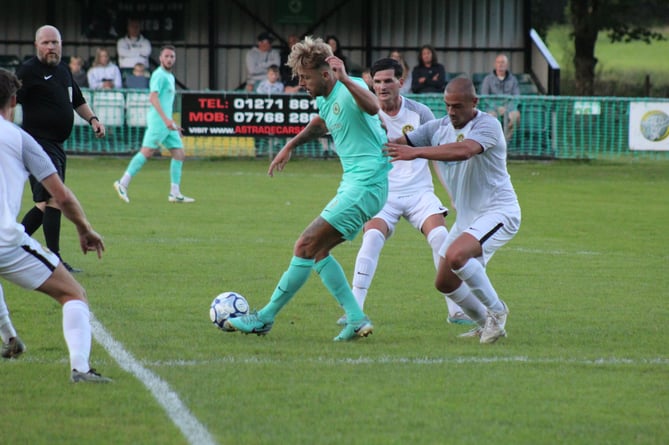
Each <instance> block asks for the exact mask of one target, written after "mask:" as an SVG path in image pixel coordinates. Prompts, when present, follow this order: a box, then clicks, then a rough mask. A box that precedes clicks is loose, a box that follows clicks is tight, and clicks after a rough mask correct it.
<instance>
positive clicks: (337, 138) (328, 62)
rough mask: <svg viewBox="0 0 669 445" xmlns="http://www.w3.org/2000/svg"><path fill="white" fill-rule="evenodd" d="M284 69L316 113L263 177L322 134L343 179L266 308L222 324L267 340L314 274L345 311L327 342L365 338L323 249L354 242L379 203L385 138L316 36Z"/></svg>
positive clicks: (354, 81) (339, 272)
mask: <svg viewBox="0 0 669 445" xmlns="http://www.w3.org/2000/svg"><path fill="white" fill-rule="evenodd" d="M287 65H288V66H290V67H291V69H292V70H293V74H295V75H297V76H298V78H299V82H300V86H301V87H302V88H304V89H305V90H306V91H307V93H309V95H310V96H311V97H315V98H316V101H317V104H318V109H319V112H318V116H315V117H314V118H313V119H312V120H311V122H309V124H308V125H307V126H306V127H305V128H304V130H302V131H301V132H300V133H299V134H298V135H297V136H295V137H294V138H293V139H291V140H290V141H288V142H287V143H286V145H285V146H284V147H283V148H282V149H281V151H279V153H278V154H277V155H276V157H275V158H274V160H273V161H272V163H271V164H270V167H269V171H268V173H269V175H270V176H273V174H274V171H275V170H276V171H282V170H283V168H284V167H285V166H286V163H287V162H288V160H289V159H290V155H291V153H292V151H293V149H295V147H297V146H299V145H301V144H303V143H305V142H308V141H311V140H313V139H317V138H319V137H323V136H325V135H326V134H327V132H328V131H329V132H330V134H331V135H332V138H333V139H334V142H335V146H336V147H337V154H338V155H339V159H340V161H341V165H342V168H343V171H344V173H343V176H342V180H341V183H340V184H339V189H338V190H337V195H336V196H335V197H334V198H333V199H332V200H331V201H330V202H329V203H328V204H327V206H326V207H325V209H323V211H322V212H321V214H320V216H318V217H317V218H316V219H315V220H314V221H312V222H311V224H309V226H308V227H307V228H306V229H305V230H304V232H302V235H300V237H299V239H298V240H297V242H296V243H295V247H294V250H293V258H292V259H291V261H290V265H289V266H288V270H286V272H285V273H284V274H283V276H282V277H281V279H280V280H279V283H278V285H277V286H276V289H275V290H274V293H273V294H272V297H271V298H270V301H269V303H267V305H265V307H263V308H262V309H261V310H259V311H258V312H252V313H250V314H248V315H245V316H242V317H238V318H231V319H229V320H228V321H227V322H226V323H227V324H228V327H232V328H235V329H237V330H239V331H241V332H245V333H247V334H250V333H254V334H258V335H263V334H266V333H267V332H269V330H270V329H271V328H272V325H273V324H274V318H275V317H276V315H277V314H278V313H279V311H280V310H281V308H283V306H285V305H286V304H287V303H288V302H289V301H290V299H291V298H292V297H293V296H294V295H295V293H296V292H297V291H298V290H299V289H300V288H301V287H302V285H303V284H304V283H305V282H306V281H307V279H308V278H309V276H310V275H311V271H312V270H315V271H316V273H318V274H319V275H320V277H321V280H322V281H323V284H324V285H325V287H326V288H327V290H328V291H329V292H330V293H331V294H332V295H333V296H334V297H335V299H336V300H337V302H338V303H339V305H340V306H341V307H343V308H344V311H345V312H346V319H347V323H346V325H345V326H344V328H343V329H342V331H341V332H340V333H339V335H337V336H336V337H335V338H334V340H335V341H347V340H354V339H357V338H359V337H366V336H368V335H369V334H371V333H372V330H373V326H372V323H371V321H370V320H369V318H367V316H366V315H365V314H364V313H363V312H362V309H360V306H358V303H357V302H356V300H355V297H354V296H353V293H352V292H351V287H350V285H349V283H348V281H347V279H346V275H345V274H344V271H343V269H342V267H341V266H340V265H339V263H338V262H337V260H335V258H334V257H333V256H332V255H330V250H331V249H333V248H334V247H335V246H337V245H338V244H340V243H342V242H343V241H345V240H352V239H353V238H355V236H356V235H357V234H358V232H359V231H360V230H361V229H362V226H363V225H364V223H365V222H366V221H368V220H369V219H370V218H371V217H372V216H374V215H376V214H377V213H378V212H379V210H381V208H382V207H383V205H384V204H385V203H386V198H387V197H388V171H389V170H390V163H389V161H388V158H387V157H386V156H385V155H384V154H383V144H385V142H386V141H387V139H386V133H385V131H384V130H383V127H382V126H381V120H380V119H379V117H378V116H377V114H378V111H379V103H378V101H377V99H376V97H375V96H374V94H373V93H372V92H371V91H369V89H368V88H367V85H366V84H365V82H364V80H362V79H359V78H351V77H349V76H348V75H347V74H346V70H345V69H344V63H343V62H342V61H341V60H340V59H338V58H337V57H335V56H333V54H332V50H331V49H330V46H329V45H328V44H327V43H325V42H323V40H322V39H320V38H316V39H314V38H311V37H306V38H305V39H304V40H303V41H301V42H299V43H297V44H295V45H294V46H293V48H292V50H291V53H290V56H289V57H288V63H287Z"/></svg>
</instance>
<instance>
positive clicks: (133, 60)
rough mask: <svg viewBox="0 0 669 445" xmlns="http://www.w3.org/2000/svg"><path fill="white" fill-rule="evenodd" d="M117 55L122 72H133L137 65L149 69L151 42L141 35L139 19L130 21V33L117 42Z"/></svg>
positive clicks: (131, 18) (132, 18)
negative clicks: (139, 64)
mask: <svg viewBox="0 0 669 445" xmlns="http://www.w3.org/2000/svg"><path fill="white" fill-rule="evenodd" d="M116 55H117V56H118V66H119V68H121V69H122V70H132V69H133V68H134V67H135V64H137V63H141V64H142V65H144V67H145V68H146V69H149V57H151V42H150V41H149V40H148V39H147V38H146V37H144V36H143V35H142V34H141V23H140V21H139V19H138V18H136V17H130V18H129V19H128V33H127V34H126V35H125V37H121V38H120V39H118V42H116Z"/></svg>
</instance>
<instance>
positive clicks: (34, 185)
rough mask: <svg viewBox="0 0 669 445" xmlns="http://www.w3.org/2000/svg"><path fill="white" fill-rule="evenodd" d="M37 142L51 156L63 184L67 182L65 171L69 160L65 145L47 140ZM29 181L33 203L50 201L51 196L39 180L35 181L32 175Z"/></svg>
mask: <svg viewBox="0 0 669 445" xmlns="http://www.w3.org/2000/svg"><path fill="white" fill-rule="evenodd" d="M35 140H36V141H37V142H38V143H39V144H40V145H41V146H42V149H44V151H45V152H46V154H47V155H49V158H50V159H51V162H53V165H54V166H55V167H56V171H57V172H58V176H60V179H62V180H63V182H65V169H66V165H67V160H66V156H65V149H64V148H63V145H62V144H59V143H58V142H53V141H48V140H45V139H38V138H35ZM29 179H30V189H31V190H32V192H33V202H46V201H48V200H49V198H51V195H50V194H49V192H47V190H46V189H45V188H44V186H43V185H42V183H41V182H39V181H38V180H37V179H35V178H34V177H33V175H30V178H29Z"/></svg>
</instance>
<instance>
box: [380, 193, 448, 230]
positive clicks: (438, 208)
mask: <svg viewBox="0 0 669 445" xmlns="http://www.w3.org/2000/svg"><path fill="white" fill-rule="evenodd" d="M438 214H442V215H444V216H446V214H448V209H447V208H446V207H444V205H443V204H442V203H441V200H440V199H439V197H437V195H435V194H434V192H432V191H426V192H424V193H423V194H422V195H420V197H419V198H418V199H416V195H415V194H412V195H397V194H393V193H391V194H389V195H388V201H386V205H384V206H383V208H382V209H381V211H380V212H379V213H377V214H376V215H374V218H380V219H382V220H383V221H385V223H386V225H387V226H388V238H390V237H391V236H392V234H393V232H394V231H395V226H396V225H397V223H398V222H399V221H400V218H402V217H404V218H405V219H406V220H407V221H408V222H409V224H411V225H412V226H414V227H415V228H416V229H417V230H418V231H420V229H421V227H423V224H425V220H427V219H428V218H429V217H430V216H432V215H438Z"/></svg>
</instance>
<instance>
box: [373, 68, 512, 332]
mask: <svg viewBox="0 0 669 445" xmlns="http://www.w3.org/2000/svg"><path fill="white" fill-rule="evenodd" d="M444 102H445V103H446V109H447V113H448V115H447V116H445V117H443V118H442V119H439V120H435V121H431V122H428V123H427V124H424V125H422V126H421V127H419V128H418V129H416V130H415V131H414V132H412V133H411V134H410V135H405V136H402V137H401V138H400V139H399V140H398V141H396V143H388V144H387V146H386V150H387V153H388V155H389V156H391V157H392V159H393V161H394V162H395V161H402V160H412V159H416V158H423V159H431V160H435V161H439V162H438V163H437V165H438V172H439V175H440V179H441V180H442V182H443V183H444V185H445V186H446V188H447V189H448V191H449V193H450V194H451V197H452V199H453V204H454V205H455V208H456V211H457V214H456V219H455V224H454V225H453V226H452V227H451V231H450V233H449V234H448V238H447V241H446V243H445V244H444V246H443V248H442V252H441V253H442V256H443V259H442V261H441V263H440V265H439V271H438V273H437V278H436V281H435V285H436V287H437V289H439V290H440V291H441V292H444V293H445V294H446V295H447V296H448V297H450V298H452V299H453V301H455V302H456V303H460V302H461V301H463V300H464V299H468V298H471V296H472V295H474V296H475V297H476V298H477V299H478V300H480V301H481V303H483V305H484V306H485V307H486V308H487V312H488V313H487V317H486V318H485V321H484V320H481V319H480V318H478V317H477V316H476V315H475V314H469V315H470V317H471V318H472V319H473V320H474V321H476V322H477V323H478V325H479V326H478V327H477V328H474V329H473V330H472V331H470V333H468V334H469V335H470V336H480V342H481V343H493V342H495V341H496V340H498V339H499V338H500V337H504V336H506V329H505V326H506V318H507V315H508V313H509V310H508V308H507V306H506V304H505V303H504V302H503V301H502V300H501V299H500V298H499V296H498V295H497V292H496V291H495V289H494V287H493V286H492V283H491V282H490V279H489V278H488V275H487V273H486V269H485V268H486V265H487V264H488V261H490V258H491V257H492V256H493V254H494V253H495V252H496V251H497V249H499V248H500V247H501V246H503V245H504V244H506V243H507V242H509V241H510V240H511V239H512V238H513V237H514V236H515V234H516V233H517V232H518V229H519V227H520V219H521V215H520V205H519V204H518V198H517V196H516V192H515V190H514V189H513V185H512V184H511V178H510V176H509V173H508V172H507V169H506V139H505V138H504V131H503V130H502V126H501V124H500V123H499V121H498V120H497V119H495V118H494V117H492V116H490V115H488V114H487V113H483V112H481V111H479V110H477V109H476V105H477V103H478V98H477V97H476V91H475V89H474V86H473V84H472V82H471V80H469V79H466V78H456V79H454V80H452V81H451V82H450V83H449V84H448V85H447V86H446V92H445V94H444ZM406 144H408V145H406ZM460 304H461V303H460ZM461 305H462V304H461ZM463 309H464V310H465V311H467V308H466V307H464V306H463Z"/></svg>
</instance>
